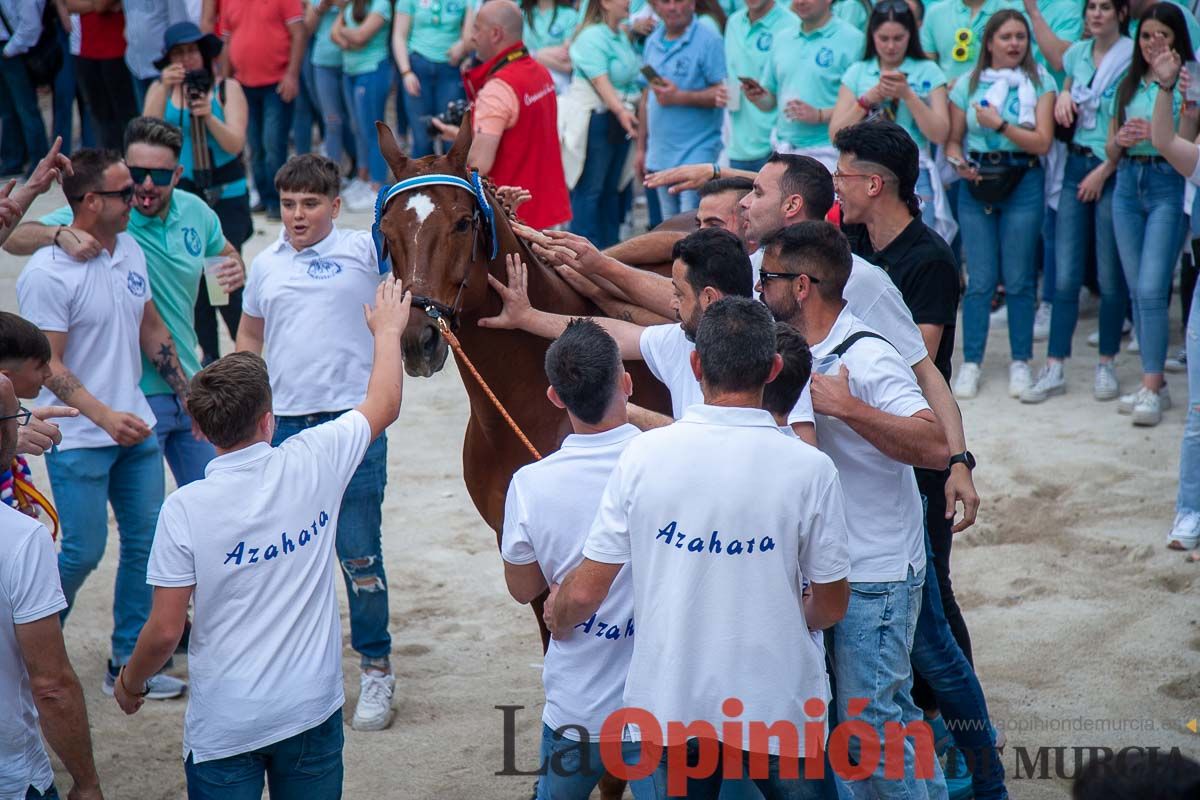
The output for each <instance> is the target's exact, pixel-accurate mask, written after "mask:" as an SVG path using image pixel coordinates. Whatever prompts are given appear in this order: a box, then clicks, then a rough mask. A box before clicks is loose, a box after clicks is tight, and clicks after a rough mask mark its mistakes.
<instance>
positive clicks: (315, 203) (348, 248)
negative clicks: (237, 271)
mask: <svg viewBox="0 0 1200 800" xmlns="http://www.w3.org/2000/svg"><path fill="white" fill-rule="evenodd" d="M340 180H341V178H340V175H339V173H338V167H337V165H336V164H334V163H333V162H332V161H330V160H329V159H327V158H324V157H322V156H319V155H315V154H309V155H302V156H296V157H294V158H292V159H290V160H289V161H288V162H287V163H286V164H284V165H283V167H282V168H280V170H279V173H278V174H277V175H276V176H275V187H276V189H277V190H278V191H279V198H280V208H281V210H282V214H283V228H282V229H281V230H280V232H279V239H278V240H276V241H275V242H274V243H273V244H271V245H270V246H268V247H267V248H266V249H265V250H263V251H262V252H261V253H259V254H258V256H257V257H256V258H255V259H254V261H253V263H252V264H251V265H250V276H249V278H248V280H247V282H246V291H245V294H244V296H243V297H242V321H241V323H240V324H239V325H238V337H237V349H238V350H247V351H250V352H252V353H260V354H262V355H263V356H264V358H265V359H266V361H267V366H268V367H269V368H270V370H271V393H272V395H273V397H274V412H275V421H276V423H275V439H274V444H276V445H279V444H282V443H283V442H284V441H286V440H287V439H288V438H289V437H291V436H295V435H296V434H298V433H300V432H301V431H304V430H307V429H308V428H311V427H313V426H314V425H320V424H321V423H324V422H328V421H329V420H331V419H336V418H337V417H339V416H341V415H342V414H344V413H345V412H346V410H347V409H350V408H353V407H354V406H356V405H358V404H359V403H360V402H362V398H363V396H364V394H365V392H366V390H367V376H368V375H370V372H371V348H372V343H371V333H370V331H368V330H367V328H366V326H365V325H363V323H362V307H363V305H364V304H367V303H370V302H371V298H372V297H374V294H375V288H376V287H377V286H378V285H379V280H380V265H379V260H378V258H377V256H376V255H375V245H374V243H373V242H372V240H371V234H370V232H369V231H359V230H349V229H344V228H338V227H337V226H335V225H334V222H333V221H334V218H336V217H337V215H338V212H339V211H340V208H341V199H340V198H339V197H338V187H339V185H340ZM386 485H387V435H386V434H383V433H381V434H380V435H379V437H378V438H377V439H376V440H375V441H373V442H372V443H371V446H370V447H369V448H368V449H367V454H366V457H365V458H364V459H363V462H362V465H361V466H360V467H359V469H358V471H357V472H356V473H355V475H354V480H352V481H351V482H350V485H349V487H347V489H346V496H345V499H344V500H343V503H342V509H341V514H340V515H339V517H338V519H339V525H340V528H339V530H338V537H337V555H338V560H339V562H340V564H341V568H342V573H343V577H344V578H345V583H346V594H347V596H348V597H349V601H350V646H351V647H353V648H354V650H355V651H357V652H358V654H359V657H360V659H359V660H360V663H361V667H362V674H361V676H360V681H359V683H360V691H359V695H358V704H357V707H356V708H355V711H354V717H353V719H352V720H351V725H352V726H353V727H354V729H355V730H361V731H377V730H382V729H384V728H386V727H387V726H388V725H389V724H391V721H392V691H393V688H394V687H395V683H396V679H395V677H394V676H393V674H392V667H391V661H390V656H391V652H392V637H391V635H390V634H389V633H388V591H387V574H386V573H385V572H384V569H383V544H382V539H381V535H380V526H381V523H382V518H383V492H384V487H385V486H386Z"/></svg>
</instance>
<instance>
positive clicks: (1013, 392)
mask: <svg viewBox="0 0 1200 800" xmlns="http://www.w3.org/2000/svg"><path fill="white" fill-rule="evenodd" d="M1031 386H1033V372H1031V371H1030V369H1029V362H1028V361H1014V362H1012V363H1011V364H1009V365H1008V396H1009V397H1020V396H1021V395H1022V394H1024V393H1025V392H1026V391H1027V390H1028V389H1029V388H1030V387H1031Z"/></svg>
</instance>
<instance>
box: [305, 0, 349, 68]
mask: <svg viewBox="0 0 1200 800" xmlns="http://www.w3.org/2000/svg"><path fill="white" fill-rule="evenodd" d="M312 4H313V6H314V7H316V6H319V5H321V0H312ZM337 15H338V12H337V8H335V7H333V6H331V7H329V8H327V9H325V13H324V14H322V15H321V19H320V20H319V21H318V22H317V30H316V31H315V32H313V39H312V62H313V64H314V65H315V66H318V67H332V68H333V69H341V68H342V48H340V47H338V46H337V45H336V44H334V43H333V39H330V38H329V32H330V31H332V30H333V23H334V21H335V20H336V19H337Z"/></svg>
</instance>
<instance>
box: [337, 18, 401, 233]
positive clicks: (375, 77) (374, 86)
mask: <svg viewBox="0 0 1200 800" xmlns="http://www.w3.org/2000/svg"><path fill="white" fill-rule="evenodd" d="M391 19H392V4H391V0H351V2H349V3H347V4H346V6H345V8H344V9H343V10H342V13H341V14H340V15H339V16H338V18H337V21H336V22H334V23H333V30H332V31H331V32H330V36H331V37H332V38H333V41H334V42H335V43H336V44H337V45H338V46H339V47H341V48H342V72H343V81H344V82H345V89H346V94H347V95H349V97H350V100H351V104H352V105H351V107H352V108H353V109H354V122H355V125H354V141H355V143H356V144H357V148H358V159H357V160H358V180H359V181H360V185H361V184H366V185H367V186H368V189H369V191H363V192H360V193H356V194H354V195H352V196H350V197H347V198H346V207H347V208H349V209H350V210H351V211H369V210H371V209H373V208H374V207H375V195H376V193H377V192H378V191H379V188H380V187H381V186H382V185H383V182H384V181H386V180H387V176H388V165H387V162H385V161H384V160H383V153H382V152H380V150H379V137H378V136H377V135H376V133H375V120H377V119H383V107H384V105H385V104H386V103H387V98H388V95H389V94H391V92H392V60H391V57H390V55H389V53H388V33H389V31H388V23H389V22H391Z"/></svg>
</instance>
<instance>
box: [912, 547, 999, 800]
mask: <svg viewBox="0 0 1200 800" xmlns="http://www.w3.org/2000/svg"><path fill="white" fill-rule="evenodd" d="M925 559H926V561H927V562H928V563H932V562H933V543H932V541H931V540H930V538H929V531H928V530H926V532H925ZM912 665H913V669H915V670H917V671H918V672H920V673H921V677H923V678H924V679H925V681H926V682H927V683H928V684H929V686H930V688H931V689H933V693H934V695H935V696H936V697H937V704H938V708H939V709H940V710H941V712H942V716H943V717H945V719H946V726H947V727H948V728H949V729H950V731H951V733H953V734H954V743H955V745H956V746H957V747H958V748H959V749H960V750H962V751H963V754H964V755H965V756H966V758H967V759H968V763H969V764H970V766H971V768H972V770H971V783H972V786H973V788H974V790H975V798H976V800H992V798H1003V797H1006V796H1007V794H1006V792H1005V789H1004V765H1003V763H1001V761H1000V754H999V753H997V752H996V737H995V735H994V734H993V732H992V726H991V721H990V718H989V716H988V709H987V701H986V700H985V699H984V696H983V688H982V687H981V686H980V685H979V678H977V677H976V676H975V670H974V669H973V668H972V667H971V663H970V662H969V661H967V657H966V656H965V655H964V654H963V651H962V649H961V648H960V647H959V646H958V642H956V641H955V639H954V634H953V633H952V632H951V630H950V624H949V623H948V622H947V621H946V614H945V612H944V611H943V610H942V596H941V590H940V589H939V587H938V582H937V581H936V580H927V581H925V587H924V589H922V592H921V613H920V614H919V615H918V616H917V630H916V634H915V636H914V637H913V645H912Z"/></svg>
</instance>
